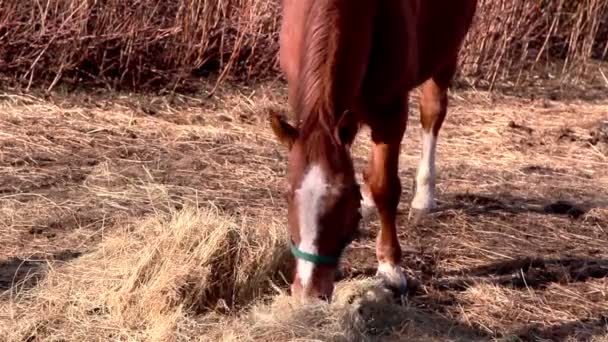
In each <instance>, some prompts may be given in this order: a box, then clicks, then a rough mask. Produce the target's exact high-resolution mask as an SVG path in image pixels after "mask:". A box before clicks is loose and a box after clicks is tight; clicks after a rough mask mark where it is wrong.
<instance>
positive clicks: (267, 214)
mask: <svg viewBox="0 0 608 342" xmlns="http://www.w3.org/2000/svg"><path fill="white" fill-rule="evenodd" d="M415 103H416V94H414V95H413V97H412V106H411V110H410V112H411V116H410V126H409V128H408V133H407V136H406V139H405V141H404V143H403V152H402V158H401V179H402V182H403V184H404V191H403V195H402V201H401V205H400V216H399V226H400V233H399V236H400V241H401V243H402V246H403V247H404V249H405V251H406V252H405V257H404V261H403V266H404V267H405V268H406V270H407V271H408V273H409V275H410V276H411V277H412V278H413V279H416V282H417V283H419V285H418V286H417V287H416V288H415V289H413V290H412V293H411V294H410V296H408V297H407V298H402V305H405V306H407V307H408V308H409V309H412V310H415V312H417V313H424V315H422V316H416V317H417V318H416V317H414V316H412V317H402V318H401V319H400V320H399V322H398V323H391V324H393V326H392V328H391V329H392V331H393V333H392V335H391V336H392V337H393V338H395V339H397V340H398V339H399V336H405V335H400V333H399V331H402V332H403V331H406V330H408V329H410V330H411V329H414V330H416V331H421V332H422V333H424V334H426V336H429V337H432V338H435V339H437V340H440V341H441V340H493V339H502V340H525V341H528V340H556V341H557V340H573V341H588V340H596V341H606V340H608V98H595V99H586V100H574V99H561V100H560V99H559V98H553V99H551V98H550V97H547V96H543V95H537V96H536V97H535V98H531V97H530V96H516V95H510V96H507V95H496V94H495V95H492V96H490V95H489V94H487V93H483V92H473V91H458V90H456V91H455V92H453V93H452V94H451V104H450V109H449V114H448V118H447V121H446V123H445V125H444V128H443V130H442V132H441V135H440V140H439V145H438V155H437V168H438V185H437V190H438V191H437V199H438V201H439V205H440V208H439V210H438V211H437V212H435V213H433V214H432V215H431V216H430V217H428V218H427V219H425V220H424V221H423V222H421V223H420V224H418V225H413V224H411V223H410V222H409V221H408V218H407V213H408V210H409V200H410V199H411V196H412V193H411V189H410V187H409V185H410V184H411V182H412V177H413V175H414V173H415V169H416V167H417V163H418V158H419V155H420V139H419V134H418V133H419V124H418V117H417V107H416V105H415ZM267 107H275V108H276V107H278V108H282V109H284V108H285V91H284V89H283V87H282V85H278V84H267V85H262V86H257V87H255V88H239V89H238V90H231V89H226V90H222V91H221V92H220V93H218V94H217V95H214V96H213V97H211V98H204V97H202V96H201V97H188V96H177V95H176V96H171V95H158V96H142V95H127V94H111V95H109V94H105V93H102V94H91V93H70V94H65V93H64V94H62V93H56V94H54V95H51V96H46V97H45V96H39V97H38V96H35V95H23V94H11V93H4V94H1V95H0V146H1V148H0V152H1V154H0V246H1V247H0V293H3V294H2V295H1V296H0V309H1V308H2V307H4V309H7V310H8V308H13V307H17V306H19V305H22V304H23V303H21V302H19V301H21V300H22V299H20V297H19V296H18V294H19V293H20V292H22V291H30V290H32V289H35V288H36V286H38V284H39V282H40V281H41V280H42V279H44V277H45V274H46V272H47V271H48V270H49V269H58V268H61V267H65V266H66V265H69V264H70V263H73V262H75V261H77V260H78V259H79V258H82V257H83V256H86V255H87V253H89V252H91V251H93V250H95V249H96V248H98V246H99V244H100V243H101V242H103V241H104V238H105V236H107V235H108V234H112V232H113V231H114V230H116V229H117V226H118V225H119V224H121V225H122V224H124V222H137V221H138V220H141V219H142V218H144V217H147V216H150V215H154V214H156V213H159V212H168V211H172V210H180V209H181V208H183V207H186V206H188V207H190V206H194V207H200V206H203V205H204V206H213V207H216V208H218V209H220V210H221V211H223V212H225V213H228V214H229V215H231V216H234V217H247V218H248V219H251V220H258V222H259V221H264V220H278V222H280V223H281V224H282V222H284V219H285V218H284V216H285V203H284V200H283V194H282V189H283V188H282V184H283V175H284V169H285V157H284V156H285V154H284V150H283V149H282V147H281V146H279V145H278V144H277V143H276V142H275V139H274V137H273V136H272V133H271V131H270V129H269V127H268V126H267V123H266V118H265V117H264V109H265V108H267ZM367 137H368V132H367V131H363V132H361V134H360V135H359V137H358V143H357V144H356V146H355V147H354V153H355V160H356V164H357V166H358V168H359V170H361V169H362V168H363V167H364V165H365V161H366V157H367V155H368V151H369V150H368V147H369V146H368V140H367ZM362 228H363V229H364V231H365V232H366V234H364V235H363V237H362V238H361V239H360V240H359V241H356V242H355V243H354V244H353V245H352V246H351V248H349V250H348V251H347V253H346V255H345V260H344V271H343V276H344V277H345V278H353V277H357V276H372V275H373V273H374V271H375V270H374V266H375V249H374V238H375V232H376V231H377V228H378V223H377V222H376V221H375V220H372V221H371V222H366V223H365V224H364V226H363V227H362ZM0 311H3V310H0ZM5 312H9V311H5ZM21 314H22V313H20V312H19V311H18V310H16V311H15V310H12V311H10V314H5V315H4V317H2V316H3V314H2V313H0V325H4V326H5V327H6V328H8V329H11V326H14V329H17V326H18V323H15V322H16V320H18V319H19V317H20V315H21ZM420 317H422V318H420ZM421 320H422V321H425V322H426V323H425V322H421ZM387 324H388V323H387ZM40 334H41V335H40V336H35V335H31V336H34V337H33V338H32V337H30V339H29V340H37V339H39V340H52V337H51V336H52V334H51V333H48V332H47V335H45V336H46V337H42V336H43V334H42V333H40ZM370 334H371V333H370ZM372 335H373V334H372ZM370 336H371V335H370ZM296 337H297V336H292V338H296ZM0 339H2V337H0ZM328 339H331V338H328ZM68 340H69V338H68Z"/></svg>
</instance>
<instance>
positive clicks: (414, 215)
mask: <svg viewBox="0 0 608 342" xmlns="http://www.w3.org/2000/svg"><path fill="white" fill-rule="evenodd" d="M430 212H431V209H416V208H410V212H409V215H408V220H409V221H410V222H412V223H413V224H414V225H417V224H419V223H420V222H422V220H424V218H425V217H427V216H428V215H429V213H430Z"/></svg>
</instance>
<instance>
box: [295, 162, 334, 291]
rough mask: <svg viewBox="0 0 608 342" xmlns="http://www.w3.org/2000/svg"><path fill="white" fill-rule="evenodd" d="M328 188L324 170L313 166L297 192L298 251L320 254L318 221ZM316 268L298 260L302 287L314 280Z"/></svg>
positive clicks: (307, 262) (311, 264) (298, 271)
mask: <svg viewBox="0 0 608 342" xmlns="http://www.w3.org/2000/svg"><path fill="white" fill-rule="evenodd" d="M327 187H328V186H327V181H326V179H325V174H324V173H323V170H322V169H321V167H320V166H319V165H313V166H312V167H311V168H310V169H309V170H308V172H307V173H306V175H305V176H304V180H303V181H302V185H301V186H300V188H299V189H298V190H296V200H297V203H298V206H299V207H298V214H299V218H298V219H299V226H300V244H299V245H298V249H299V250H301V251H302V252H306V253H310V254H317V253H318V248H317V246H316V245H315V241H316V239H317V233H318V232H319V227H318V220H319V216H320V214H321V204H322V201H323V197H324V196H325V194H326V193H327ZM314 266H315V264H313V263H312V262H310V261H306V260H300V259H298V263H297V273H298V275H299V276H300V280H301V282H302V286H304V287H305V286H306V284H308V282H309V281H310V279H311V278H312V272H313V269H314Z"/></svg>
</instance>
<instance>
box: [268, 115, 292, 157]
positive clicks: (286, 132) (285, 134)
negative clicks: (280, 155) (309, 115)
mask: <svg viewBox="0 0 608 342" xmlns="http://www.w3.org/2000/svg"><path fill="white" fill-rule="evenodd" d="M270 127H271V128H272V131H273V132H274V135H275V136H276V137H277V139H278V140H279V142H281V143H282V144H283V145H285V146H287V148H288V149H290V150H291V147H292V146H293V144H294V142H295V141H296V139H297V138H298V130H297V129H296V128H295V127H293V126H292V125H290V124H289V123H288V122H287V121H285V119H284V118H283V117H282V116H281V115H279V114H278V113H276V112H274V111H271V112H270Z"/></svg>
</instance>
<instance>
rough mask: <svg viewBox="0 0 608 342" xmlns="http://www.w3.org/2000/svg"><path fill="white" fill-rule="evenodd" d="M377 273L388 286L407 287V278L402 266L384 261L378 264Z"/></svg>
mask: <svg viewBox="0 0 608 342" xmlns="http://www.w3.org/2000/svg"><path fill="white" fill-rule="evenodd" d="M376 275H377V276H379V277H380V278H381V279H382V280H383V281H384V282H385V283H386V284H387V285H388V286H391V287H394V288H397V289H401V290H404V289H406V288H407V278H406V277H405V274H404V273H403V270H402V269H401V267H399V266H397V265H394V264H391V263H388V262H382V263H380V264H379V265H378V271H377V272H376Z"/></svg>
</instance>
